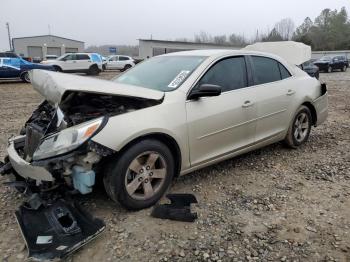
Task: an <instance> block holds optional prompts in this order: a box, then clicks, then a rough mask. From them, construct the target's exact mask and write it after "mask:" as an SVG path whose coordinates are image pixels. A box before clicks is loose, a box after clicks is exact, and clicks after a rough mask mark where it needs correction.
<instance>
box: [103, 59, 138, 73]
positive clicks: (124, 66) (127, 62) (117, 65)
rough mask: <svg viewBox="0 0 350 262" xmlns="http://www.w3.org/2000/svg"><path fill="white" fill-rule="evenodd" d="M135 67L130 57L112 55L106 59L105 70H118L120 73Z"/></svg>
mask: <svg viewBox="0 0 350 262" xmlns="http://www.w3.org/2000/svg"><path fill="white" fill-rule="evenodd" d="M134 66H135V61H134V59H132V57H130V56H125V55H113V56H110V57H108V59H107V64H106V69H119V70H120V71H125V70H128V69H129V68H131V67H134Z"/></svg>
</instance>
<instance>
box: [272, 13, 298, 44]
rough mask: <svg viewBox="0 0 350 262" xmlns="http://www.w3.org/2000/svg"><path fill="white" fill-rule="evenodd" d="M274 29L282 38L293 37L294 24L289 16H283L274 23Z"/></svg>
mask: <svg viewBox="0 0 350 262" xmlns="http://www.w3.org/2000/svg"><path fill="white" fill-rule="evenodd" d="M274 29H275V30H276V32H277V33H278V34H279V35H280V36H281V37H282V39H283V40H290V39H292V37H293V33H294V30H295V24H294V22H293V20H292V19H291V18H284V19H282V20H281V21H279V22H278V23H276V24H275V27H274Z"/></svg>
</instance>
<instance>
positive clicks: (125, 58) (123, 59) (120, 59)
mask: <svg viewBox="0 0 350 262" xmlns="http://www.w3.org/2000/svg"><path fill="white" fill-rule="evenodd" d="M127 60H129V58H128V57H126V56H119V61H127Z"/></svg>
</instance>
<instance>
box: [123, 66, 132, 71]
mask: <svg viewBox="0 0 350 262" xmlns="http://www.w3.org/2000/svg"><path fill="white" fill-rule="evenodd" d="M131 67H132V66H131V65H125V66H124V68H123V69H122V70H120V71H122V72H124V71H127V70H129V69H130V68H131Z"/></svg>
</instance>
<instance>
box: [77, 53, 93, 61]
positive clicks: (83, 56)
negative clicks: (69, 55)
mask: <svg viewBox="0 0 350 262" xmlns="http://www.w3.org/2000/svg"><path fill="white" fill-rule="evenodd" d="M76 56H77V60H90V57H89V56H88V55H85V54H77V55H76Z"/></svg>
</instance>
